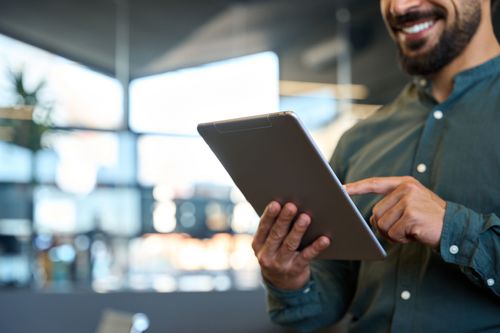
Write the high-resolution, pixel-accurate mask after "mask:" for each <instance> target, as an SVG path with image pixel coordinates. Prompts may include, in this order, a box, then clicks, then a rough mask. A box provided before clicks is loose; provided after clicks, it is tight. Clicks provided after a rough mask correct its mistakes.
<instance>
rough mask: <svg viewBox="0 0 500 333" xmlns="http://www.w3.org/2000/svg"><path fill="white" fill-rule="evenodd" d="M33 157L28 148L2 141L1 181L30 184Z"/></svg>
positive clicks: (0, 154) (0, 147) (0, 156)
mask: <svg viewBox="0 0 500 333" xmlns="http://www.w3.org/2000/svg"><path fill="white" fill-rule="evenodd" d="M31 156H32V154H31V152H30V151H29V150H28V149H26V148H22V147H19V146H16V145H13V144H9V143H7V142H2V141H0V161H1V162H0V181H5V182H30V181H31V178H32V175H31Z"/></svg>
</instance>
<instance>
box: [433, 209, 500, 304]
mask: <svg viewBox="0 0 500 333" xmlns="http://www.w3.org/2000/svg"><path fill="white" fill-rule="evenodd" d="M440 252H441V256H442V258H443V259H444V260H445V261H446V262H448V263H453V264H457V265H459V266H460V267H461V269H462V271H463V272H464V274H465V275H466V276H467V277H468V278H469V279H470V280H471V281H473V282H474V283H476V284H478V285H480V286H483V287H484V288H488V289H489V290H491V292H492V293H494V294H496V295H497V296H499V297H500V218H499V217H498V216H497V215H495V214H479V213H477V212H475V211H473V210H471V209H468V208H466V207H464V206H462V205H459V204H456V203H453V202H448V204H447V208H446V214H445V221H444V226H443V232H442V236H441V243H440Z"/></svg>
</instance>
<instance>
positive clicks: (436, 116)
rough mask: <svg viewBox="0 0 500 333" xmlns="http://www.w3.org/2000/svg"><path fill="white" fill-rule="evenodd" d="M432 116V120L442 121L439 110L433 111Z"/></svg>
mask: <svg viewBox="0 0 500 333" xmlns="http://www.w3.org/2000/svg"><path fill="white" fill-rule="evenodd" d="M433 115H434V118H435V119H437V120H439V119H442V118H443V111H439V110H437V111H434V114H433Z"/></svg>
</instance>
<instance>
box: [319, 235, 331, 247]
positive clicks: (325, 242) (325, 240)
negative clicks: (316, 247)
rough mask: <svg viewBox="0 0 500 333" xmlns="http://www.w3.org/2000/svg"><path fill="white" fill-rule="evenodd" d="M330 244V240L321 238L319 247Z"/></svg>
mask: <svg viewBox="0 0 500 333" xmlns="http://www.w3.org/2000/svg"><path fill="white" fill-rule="evenodd" d="M329 244H330V239H329V238H328V237H323V238H321V245H325V246H326V245H329Z"/></svg>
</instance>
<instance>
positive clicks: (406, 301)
mask: <svg viewBox="0 0 500 333" xmlns="http://www.w3.org/2000/svg"><path fill="white" fill-rule="evenodd" d="M430 90H431V89H430V87H429V85H428V83H427V82H426V81H425V80H423V79H420V80H418V79H416V80H415V81H414V82H412V83H411V84H409V85H408V86H407V87H406V88H405V89H404V90H403V92H402V93H401V95H400V96H399V97H398V98H397V99H396V100H395V101H394V102H393V103H392V104H389V105H387V106H385V107H383V108H381V109H380V110H379V111H377V112H376V113H375V114H374V115H373V116H371V117H369V118H368V119H366V120H364V121H361V122H360V123H358V124H357V125H356V126H354V127H353V128H352V129H350V130H349V131H348V132H347V133H346V134H345V135H344V136H343V137H342V139H341V140H340V142H339V144H338V146H337V149H336V151H335V153H334V155H333V157H332V160H331V164H332V167H333V169H334V170H335V173H336V174H337V175H338V177H339V178H340V180H341V181H342V182H343V183H349V182H353V181H357V180H360V179H364V178H368V177H374V176H403V175H410V176H413V177H414V178H416V179H417V180H419V181H420V182H421V183H422V184H423V185H425V186H426V187H428V188H429V189H431V190H432V191H433V192H435V193H436V194H438V195H439V196H440V197H441V198H443V199H444V200H446V201H447V208H446V213H445V220H444V227H443V232H442V236H441V243H440V249H439V250H438V251H436V250H432V249H431V248H429V247H427V246H424V245H422V244H419V243H410V244H406V245H401V244H391V243H389V242H387V241H384V240H383V239H382V238H380V237H379V239H380V240H381V242H382V244H383V245H384V247H385V249H386V251H387V253H388V257H387V259H385V260H383V261H372V262H370V261H366V262H365V261H363V262H349V261H316V262H314V263H313V266H312V279H311V281H310V282H309V283H308V284H307V285H306V286H305V287H304V288H303V289H302V290H299V291H294V292H286V291H282V290H277V289H275V288H272V287H271V286H268V305H269V312H270V316H271V319H272V320H274V321H275V322H276V323H279V324H282V325H287V326H292V327H295V328H298V329H300V330H304V331H311V330H314V329H317V328H319V327H324V326H328V325H331V324H332V323H334V322H336V321H338V320H339V319H340V318H342V317H343V316H344V314H345V313H346V312H349V313H350V314H351V315H352V317H353V319H352V321H351V323H350V332H370V333H371V332H375V333H376V332H405V333H406V332H500V218H499V216H500V57H496V58H495V59H492V60H490V61H488V62H486V63H484V64H482V65H480V66H478V67H476V68H473V69H470V70H467V71H465V72H462V73H460V74H459V75H457V76H456V77H455V80H454V89H453V92H452V94H451V95H450V96H449V98H448V99H447V100H446V101H444V102H443V103H437V102H436V101H435V100H434V98H433V97H432V96H431V94H430ZM380 199H381V197H380V196H376V195H364V196H357V197H353V200H354V202H355V204H356V206H357V207H358V208H359V209H360V211H361V212H362V214H363V216H364V217H365V219H368V218H369V217H370V215H371V213H372V207H373V206H374V204H375V203H376V202H377V201H378V200H380ZM326 200H327V199H325V201H326ZM332 241H333V242H335V237H333V239H332Z"/></svg>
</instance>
